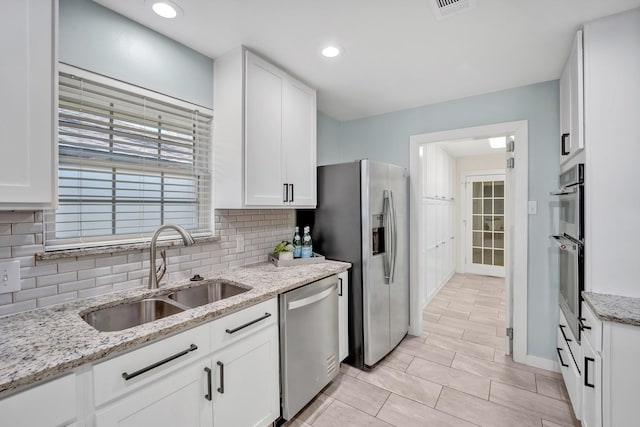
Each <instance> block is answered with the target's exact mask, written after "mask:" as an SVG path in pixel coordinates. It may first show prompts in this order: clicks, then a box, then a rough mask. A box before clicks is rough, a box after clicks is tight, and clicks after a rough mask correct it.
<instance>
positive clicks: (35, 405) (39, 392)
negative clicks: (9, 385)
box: [0, 374, 78, 427]
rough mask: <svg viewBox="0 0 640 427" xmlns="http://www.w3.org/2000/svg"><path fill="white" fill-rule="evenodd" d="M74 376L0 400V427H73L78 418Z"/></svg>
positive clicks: (70, 375)
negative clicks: (1, 426)
mask: <svg viewBox="0 0 640 427" xmlns="http://www.w3.org/2000/svg"><path fill="white" fill-rule="evenodd" d="M76 394H77V393H76V375H75V374H69V375H65V376H64V377H61V378H58V379H55V380H52V381H48V382H46V383H44V384H40V385H38V386H36V387H32V388H30V389H27V390H25V391H22V392H20V393H16V394H14V395H12V396H9V397H7V398H5V399H2V400H0V425H3V426H5V425H6V426H11V427H40V426H42V427H44V426H72V425H75V420H76V418H77V416H78V408H77V405H76Z"/></svg>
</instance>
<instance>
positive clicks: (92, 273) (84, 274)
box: [78, 266, 113, 280]
mask: <svg viewBox="0 0 640 427" xmlns="http://www.w3.org/2000/svg"><path fill="white" fill-rule="evenodd" d="M112 272H113V270H112V267H111V266H108V267H100V268H91V269H89V270H80V271H78V279H79V280H82V279H90V278H93V277H98V276H108V275H110V274H111V273H112Z"/></svg>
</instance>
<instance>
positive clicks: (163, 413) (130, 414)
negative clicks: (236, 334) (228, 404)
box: [96, 359, 232, 427]
mask: <svg viewBox="0 0 640 427" xmlns="http://www.w3.org/2000/svg"><path fill="white" fill-rule="evenodd" d="M210 363H211V362H210V360H208V359H206V362H204V361H201V362H194V363H193V364H191V365H189V366H187V367H185V368H183V369H180V370H178V371H176V372H174V373H172V374H170V375H167V376H164V377H163V378H162V379H160V380H158V381H156V382H154V383H152V384H149V385H147V386H146V387H144V388H143V389H140V390H139V391H137V392H135V393H132V394H129V395H126V396H123V397H122V398H121V399H119V400H117V401H115V402H114V403H112V404H110V405H108V406H106V407H105V408H104V409H102V410H99V411H97V412H96V427H115V426H118V427H140V426H154V427H163V426H164V427H175V426H209V427H211V425H212V423H213V413H212V409H213V408H212V404H211V402H210V401H209V400H207V398H206V397H205V395H206V394H207V372H206V371H205V368H209V369H211V364H210ZM212 374H213V373H212ZM227 425H232V424H227Z"/></svg>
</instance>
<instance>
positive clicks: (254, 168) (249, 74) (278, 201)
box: [244, 51, 286, 206]
mask: <svg viewBox="0 0 640 427" xmlns="http://www.w3.org/2000/svg"><path fill="white" fill-rule="evenodd" d="M245 78H246V83H245V84H246V93H245V150H244V155H245V203H246V205H248V206H282V205H283V204H284V200H285V197H284V188H283V184H284V180H283V176H284V164H283V161H282V90H283V86H284V81H285V79H286V76H285V75H284V73H283V72H282V71H281V70H279V69H278V68H276V67H274V66H273V65H271V64H269V63H268V62H266V61H264V60H262V59H261V58H259V57H257V56H256V55H254V54H253V53H251V52H249V51H247V52H246V76H245Z"/></svg>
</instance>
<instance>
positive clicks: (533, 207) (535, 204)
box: [529, 200, 538, 215]
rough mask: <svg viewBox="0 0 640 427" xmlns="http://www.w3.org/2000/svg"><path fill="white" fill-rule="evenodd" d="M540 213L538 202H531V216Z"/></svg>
mask: <svg viewBox="0 0 640 427" xmlns="http://www.w3.org/2000/svg"><path fill="white" fill-rule="evenodd" d="M537 213H538V201H537V200H529V215H536V214H537Z"/></svg>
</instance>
